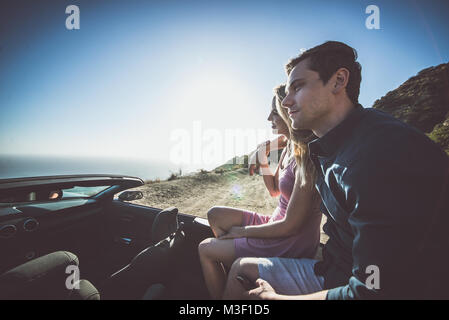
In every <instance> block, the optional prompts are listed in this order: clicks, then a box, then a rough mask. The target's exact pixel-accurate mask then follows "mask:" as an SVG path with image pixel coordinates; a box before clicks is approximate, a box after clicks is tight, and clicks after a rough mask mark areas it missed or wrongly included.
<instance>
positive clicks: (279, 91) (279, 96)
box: [273, 84, 316, 187]
mask: <svg viewBox="0 0 449 320" xmlns="http://www.w3.org/2000/svg"><path fill="white" fill-rule="evenodd" d="M273 92H274V95H275V97H276V109H277V111H278V113H279V115H280V116H281V117H282V119H283V120H284V122H285V123H286V124H287V127H288V130H289V133H290V139H289V143H291V146H292V147H293V154H294V156H295V160H296V164H297V168H298V170H299V174H300V177H301V187H303V186H305V185H306V184H309V185H310V186H312V187H313V185H314V183H315V177H316V169H315V166H314V164H313V163H312V161H311V160H310V157H309V147H308V146H307V144H308V143H309V142H310V141H312V140H313V139H315V138H316V136H315V135H314V134H313V132H312V131H311V130H295V129H293V127H292V120H291V119H290V117H289V116H288V113H287V110H286V108H284V107H282V100H284V98H285V96H286V94H285V84H281V85H279V86H277V87H275V88H274V89H273Z"/></svg>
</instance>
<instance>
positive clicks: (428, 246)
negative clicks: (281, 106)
mask: <svg viewBox="0 0 449 320" xmlns="http://www.w3.org/2000/svg"><path fill="white" fill-rule="evenodd" d="M309 148H310V154H311V159H312V161H313V162H314V163H315V166H316V168H317V172H318V175H317V181H316V188H317V189H318V191H319V193H320V195H321V198H322V200H323V203H322V210H323V212H324V214H325V215H326V216H327V222H326V224H325V225H324V231H325V232H326V234H327V235H328V236H329V240H328V242H327V243H326V245H325V247H324V251H323V261H322V262H319V263H317V264H316V266H315V273H316V274H318V275H323V276H324V279H325V282H324V287H325V289H330V290H329V292H328V294H327V299H390V298H393V299H394V298H396V299H408V298H416V299H420V298H441V297H444V298H449V281H448V280H449V262H448V261H449V241H448V239H449V237H448V236H447V228H448V227H449V223H448V222H449V220H448V216H449V205H448V202H449V201H448V200H449V193H448V187H447V183H448V176H449V161H448V157H447V155H446V153H445V152H443V151H442V150H441V149H440V148H439V147H438V146H437V145H436V144H435V143H434V142H432V141H431V140H430V139H429V138H428V137H427V136H426V135H425V134H423V133H421V132H420V131H418V130H416V129H415V128H413V127H411V126H409V125H407V124H405V123H403V122H401V121H399V120H397V119H395V118H394V117H392V116H390V115H388V114H386V113H384V112H382V111H379V110H375V109H364V108H363V107H362V106H361V105H357V106H356V108H355V109H354V110H353V111H352V112H351V113H350V114H349V115H348V116H347V118H346V119H345V120H344V121H343V122H341V123H340V124H339V125H338V126H337V127H335V128H334V129H332V130H330V131H329V132H328V133H327V134H326V135H324V136H323V137H321V138H319V139H316V140H314V141H312V142H310V143H309ZM375 268H377V269H375ZM376 270H377V271H378V272H377V271H376Z"/></svg>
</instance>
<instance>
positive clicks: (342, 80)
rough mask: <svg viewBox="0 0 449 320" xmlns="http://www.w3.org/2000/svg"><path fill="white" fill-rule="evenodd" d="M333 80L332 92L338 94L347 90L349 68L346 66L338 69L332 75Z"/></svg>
mask: <svg viewBox="0 0 449 320" xmlns="http://www.w3.org/2000/svg"><path fill="white" fill-rule="evenodd" d="M332 81H333V84H334V86H333V88H332V93H334V94H337V93H339V92H341V91H342V90H345V88H346V86H347V85H348V82H349V70H348V69H346V68H340V69H338V70H337V72H335V74H334V76H333V77H332Z"/></svg>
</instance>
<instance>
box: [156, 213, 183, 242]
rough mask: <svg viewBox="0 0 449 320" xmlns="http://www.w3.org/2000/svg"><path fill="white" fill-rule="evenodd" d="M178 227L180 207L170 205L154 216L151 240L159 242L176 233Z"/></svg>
mask: <svg viewBox="0 0 449 320" xmlns="http://www.w3.org/2000/svg"><path fill="white" fill-rule="evenodd" d="M178 228H179V222H178V208H175V207H170V208H167V209H164V210H162V211H161V212H159V213H158V214H157V215H156V218H154V221H153V226H152V227H151V241H152V242H153V243H157V242H159V241H161V240H163V239H165V238H167V237H168V236H170V235H171V234H173V233H175V232H176V230H178Z"/></svg>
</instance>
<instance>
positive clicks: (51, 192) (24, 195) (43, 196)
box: [0, 186, 111, 203]
mask: <svg viewBox="0 0 449 320" xmlns="http://www.w3.org/2000/svg"><path fill="white" fill-rule="evenodd" d="M110 187H111V186H93V187H83V186H73V187H71V188H66V189H58V188H52V189H48V188H47V189H42V188H41V189H36V190H35V191H27V192H18V193H14V194H12V195H5V196H2V197H0V203H18V202H19V203H20V202H34V201H48V200H50V201H57V200H61V199H69V198H90V197H93V196H95V195H97V194H99V193H100V192H102V191H103V190H106V189H107V188H110Z"/></svg>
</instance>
